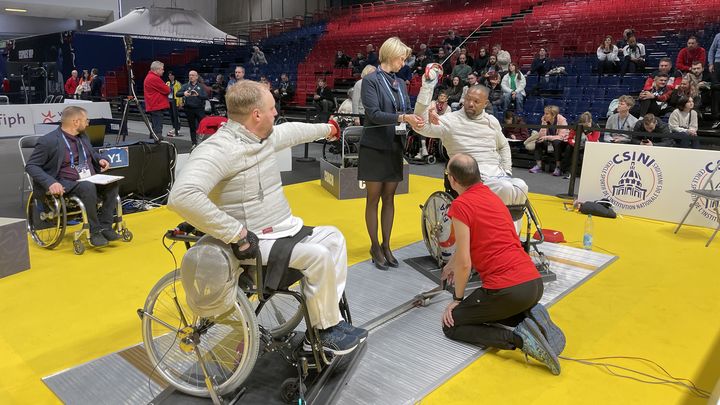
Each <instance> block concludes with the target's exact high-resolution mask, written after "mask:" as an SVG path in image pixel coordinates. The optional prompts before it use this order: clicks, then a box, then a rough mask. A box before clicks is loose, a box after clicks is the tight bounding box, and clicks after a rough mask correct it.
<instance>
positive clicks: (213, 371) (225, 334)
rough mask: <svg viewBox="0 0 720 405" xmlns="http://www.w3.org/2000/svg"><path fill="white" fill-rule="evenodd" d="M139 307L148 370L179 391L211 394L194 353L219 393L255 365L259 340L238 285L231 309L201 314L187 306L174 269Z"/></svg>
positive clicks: (198, 394)
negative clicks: (150, 367) (206, 315)
mask: <svg viewBox="0 0 720 405" xmlns="http://www.w3.org/2000/svg"><path fill="white" fill-rule="evenodd" d="M144 311H145V312H144V313H143V314H142V335H143V342H144V344H145V350H146V351H147V354H148V356H149V357H150V361H151V363H152V364H153V366H154V368H153V370H154V371H153V372H157V373H158V374H160V375H161V376H162V377H163V378H164V379H165V380H166V381H167V382H168V383H170V384H171V385H172V386H173V387H175V388H177V389H178V390H179V391H181V392H184V393H186V394H189V395H194V396H202V397H208V396H209V395H210V393H209V391H208V389H207V386H206V385H205V375H204V373H203V370H202V365H201V364H200V362H199V360H198V356H200V357H201V358H202V362H203V365H204V367H205V369H206V370H207V372H208V375H209V376H210V377H211V379H212V380H213V381H214V387H215V390H216V392H217V393H218V394H220V395H223V394H226V393H228V392H231V391H232V390H234V389H236V388H237V387H238V386H239V385H240V384H242V382H243V381H245V379H246V378H247V377H248V376H249V375H250V372H251V371H252V369H253V367H254V366H255V361H256V360H257V357H258V350H259V345H260V338H259V334H258V326H257V320H256V319H255V314H254V313H253V310H252V306H251V304H250V302H249V301H248V299H247V297H246V296H245V293H244V292H243V291H242V290H241V289H238V294H237V301H236V304H235V308H234V309H233V310H232V311H230V312H229V313H227V314H224V315H221V316H219V317H215V318H201V317H199V316H197V315H196V314H194V313H193V311H192V310H191V309H190V308H189V307H188V306H187V303H186V296H185V290H184V288H183V285H182V282H181V280H180V274H179V272H177V271H173V272H170V273H169V274H166V275H165V276H164V277H163V278H162V279H160V281H158V283H157V284H156V285H155V286H154V287H153V289H152V290H151V291H150V294H149V295H148V297H147V300H146V301H145V307H144Z"/></svg>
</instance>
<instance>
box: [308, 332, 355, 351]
mask: <svg viewBox="0 0 720 405" xmlns="http://www.w3.org/2000/svg"><path fill="white" fill-rule="evenodd" d="M318 332H319V334H320V343H321V344H322V346H323V349H324V350H325V351H326V352H330V353H332V354H335V355H341V354H348V353H350V352H352V351H353V350H355V348H357V347H358V345H359V344H360V339H358V337H357V336H352V335H346V334H345V333H343V331H341V330H340V328H338V327H337V326H333V327H332V328H327V329H325V330H321V331H318ZM303 350H307V351H310V350H312V347H311V346H310V341H309V340H308V338H307V333H306V334H305V339H303Z"/></svg>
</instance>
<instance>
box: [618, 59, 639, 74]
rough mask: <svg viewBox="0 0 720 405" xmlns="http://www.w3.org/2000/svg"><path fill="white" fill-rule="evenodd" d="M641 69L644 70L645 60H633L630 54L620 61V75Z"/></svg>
mask: <svg viewBox="0 0 720 405" xmlns="http://www.w3.org/2000/svg"><path fill="white" fill-rule="evenodd" d="M643 70H645V62H644V61H641V60H638V61H636V62H633V61H632V60H630V56H626V57H624V58H623V60H622V62H621V63H620V75H623V76H624V75H625V73H636V72H642V71H643Z"/></svg>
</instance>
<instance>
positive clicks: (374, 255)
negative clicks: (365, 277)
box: [370, 248, 388, 270]
mask: <svg viewBox="0 0 720 405" xmlns="http://www.w3.org/2000/svg"><path fill="white" fill-rule="evenodd" d="M370 257H371V260H372V262H373V263H375V267H377V268H378V269H380V270H387V269H388V263H387V260H386V259H385V255H384V254H383V252H382V249H373V248H370Z"/></svg>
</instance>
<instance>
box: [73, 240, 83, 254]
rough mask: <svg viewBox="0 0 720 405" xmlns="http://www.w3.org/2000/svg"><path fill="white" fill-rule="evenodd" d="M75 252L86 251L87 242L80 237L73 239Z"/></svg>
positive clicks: (81, 252)
mask: <svg viewBox="0 0 720 405" xmlns="http://www.w3.org/2000/svg"><path fill="white" fill-rule="evenodd" d="M73 252H75V254H76V255H81V254H83V253H85V244H84V243H83V242H82V241H81V240H80V239H78V240H74V241H73Z"/></svg>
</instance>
